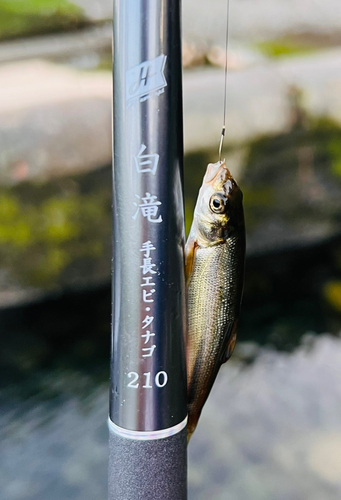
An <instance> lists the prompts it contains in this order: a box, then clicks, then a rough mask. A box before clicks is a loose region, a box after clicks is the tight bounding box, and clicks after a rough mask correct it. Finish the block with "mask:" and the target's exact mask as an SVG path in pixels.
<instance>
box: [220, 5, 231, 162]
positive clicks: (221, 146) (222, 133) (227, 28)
mask: <svg viewBox="0 0 341 500" xmlns="http://www.w3.org/2000/svg"><path fill="white" fill-rule="evenodd" d="M229 14H230V0H227V13H226V40H225V84H224V118H223V128H222V130H221V137H220V144H219V161H221V152H222V149H223V143H224V137H225V130H226V99H227V77H228V56H227V49H228V45H229V19H230V15H229Z"/></svg>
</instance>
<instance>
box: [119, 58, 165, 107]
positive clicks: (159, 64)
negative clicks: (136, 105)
mask: <svg viewBox="0 0 341 500" xmlns="http://www.w3.org/2000/svg"><path fill="white" fill-rule="evenodd" d="M166 59H167V56H165V55H164V54H161V55H160V56H158V57H155V59H151V60H150V61H144V62H142V63H141V64H139V65H138V66H135V67H134V68H132V69H130V70H128V71H127V73H126V99H127V101H131V100H132V99H136V98H138V97H139V98H140V101H144V100H146V99H149V98H150V97H152V96H153V95H160V94H162V93H163V92H164V88H165V87H167V82H166V78H165V75H164V73H163V72H164V69H165V64H166Z"/></svg>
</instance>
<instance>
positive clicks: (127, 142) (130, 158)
mask: <svg viewBox="0 0 341 500" xmlns="http://www.w3.org/2000/svg"><path fill="white" fill-rule="evenodd" d="M181 73H182V68H181V39H180V1H179V0H115V2H114V114H113V116H114V149H113V165H114V167H113V219H114V220H113V226H114V234H113V255H114V258H113V284H112V289H113V321H112V327H113V328H112V353H111V391H110V412H109V448H110V456H109V499H110V500H121V499H122V500H123V499H129V500H141V499H155V500H160V499H167V500H185V499H186V498H187V439H186V424H187V397H186V366H185V348H184V333H185V332H184V330H185V326H186V317H185V314H186V307H185V281H184V211H183V131H182V83H181Z"/></svg>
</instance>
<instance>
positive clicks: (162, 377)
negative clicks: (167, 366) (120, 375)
mask: <svg viewBox="0 0 341 500" xmlns="http://www.w3.org/2000/svg"><path fill="white" fill-rule="evenodd" d="M143 375H144V377H145V384H144V385H143V386H142V388H143V389H152V388H153V386H152V385H151V383H150V382H151V376H150V372H147V373H144V374H143ZM128 378H130V379H132V380H131V381H130V382H129V384H128V385H127V387H130V388H131V389H138V387H139V385H140V384H139V382H138V380H139V374H138V373H136V372H129V373H128ZM154 381H155V385H156V387H161V388H162V387H164V386H165V385H166V384H167V382H168V375H167V373H166V372H164V371H161V372H158V373H157V374H156V375H155V377H154Z"/></svg>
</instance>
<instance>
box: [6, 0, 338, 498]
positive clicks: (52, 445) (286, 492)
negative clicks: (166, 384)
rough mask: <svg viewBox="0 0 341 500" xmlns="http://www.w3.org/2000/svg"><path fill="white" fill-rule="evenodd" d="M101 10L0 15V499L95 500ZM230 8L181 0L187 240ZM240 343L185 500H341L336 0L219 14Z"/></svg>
mask: <svg viewBox="0 0 341 500" xmlns="http://www.w3.org/2000/svg"><path fill="white" fill-rule="evenodd" d="M111 20H112V5H111V0H97V1H95V0H76V1H73V2H70V1H68V0H0V39H1V43H0V89H1V92H0V258H1V260H0V277H1V279H0V360H1V365H0V434H1V441H2V444H1V454H0V488H1V491H2V493H1V498H2V499H3V500H33V499H34V500H45V499H46V498H49V499H50V500H61V499H63V500H66V499H73V500H90V499H91V500H92V499H94V498H96V499H103V500H104V499H105V498H106V496H107V484H106V483H107V453H108V450H107V427H106V419H107V414H108V378H109V345H110V261H111V166H110V164H111V93H112V85H111ZM225 20H226V0H210V2H196V1H194V0H183V65H184V81H183V85H184V120H185V194H186V200H185V203H186V227H187V230H188V229H189V226H190V223H191V218H192V212H193V207H194V203H195V200H196V196H197V192H198V188H199V186H200V184H201V181H202V176H203V174H204V171H205V168H206V164H207V163H208V162H215V161H217V159H218V143H219V139H220V131H221V126H222V118H223V92H224V71H223V64H224V60H225V52H224V46H225V30H226V24H225ZM228 56H229V68H230V71H229V79H228V100H227V135H226V140H225V156H226V159H227V162H228V165H229V167H230V169H231V171H232V173H233V175H234V176H235V177H236V179H237V180H238V182H239V184H240V186H241V188H242V190H243V192H244V202H245V203H244V206H245V216H246V225H247V262H246V282H245V294H244V301H243V310H242V317H241V320H240V326H239V338H238V343H237V347H236V351H235V354H234V356H233V358H232V359H231V360H230V361H229V363H227V364H226V365H224V366H223V368H222V369H221V371H220V374H219V376H218V379H217V382H216V385H215V387H214V389H213V391H212V394H211V396H210V398H209V401H208V403H207V404H206V406H205V409H204V411H203V414H202V417H201V420H200V422H199V426H198V428H197V431H196V433H195V434H194V437H193V438H192V440H191V444H190V447H189V499H190V500H207V498H211V499H212V500H251V499H252V500H274V499H276V500H308V499H309V500H321V499H323V500H334V499H335V500H336V499H339V498H340V494H341V340H340V337H339V332H340V329H341V3H340V2H339V0H326V1H325V2H323V4H322V3H321V2H316V1H315V0H291V1H290V0H258V1H257V2H254V1H253V0H231V7H230V45H229V51H228Z"/></svg>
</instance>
